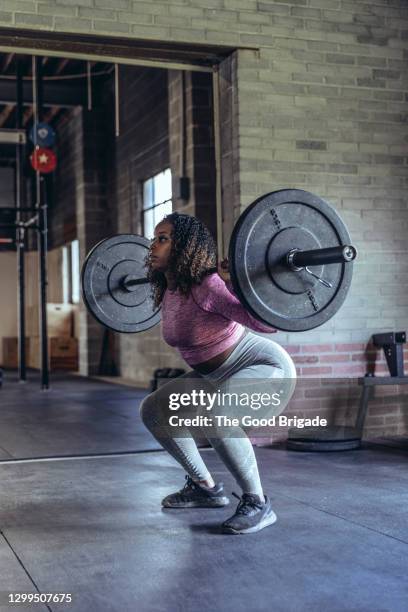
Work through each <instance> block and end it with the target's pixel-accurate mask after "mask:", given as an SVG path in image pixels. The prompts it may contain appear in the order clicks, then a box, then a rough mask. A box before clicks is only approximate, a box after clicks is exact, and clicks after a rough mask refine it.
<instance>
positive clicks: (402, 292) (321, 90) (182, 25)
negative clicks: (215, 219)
mask: <svg viewBox="0 0 408 612" xmlns="http://www.w3.org/2000/svg"><path fill="white" fill-rule="evenodd" d="M112 4H113V8H112ZM407 18H408V14H407V10H406V2H405V1H404V0H393V1H392V2H389V1H385V0H375V1H374V2H373V3H363V2H350V1H349V0H296V1H295V0H292V1H290V0H288V1H285V2H283V1H282V2H279V1H278V2H275V1H272V0H265V1H256V0H184V1H182V0H180V1H178V2H176V1H169V2H165V1H160V0H158V1H155V2H150V3H148V2H139V1H138V0H118V1H117V2H115V3H111V2H108V1H107V0H79V1H75V0H57V2H51V1H50V2H40V1H39V2H36V1H24V2H4V3H3V5H2V12H1V13H0V23H1V25H5V26H11V27H17V28H24V27H26V28H33V27H35V28H43V29H48V30H57V31H65V32H81V33H82V32H91V33H95V34H101V35H102V36H103V35H104V34H109V35H117V36H127V37H130V38H134V39H155V40H167V41H178V42H192V43H195V42H200V41H201V42H206V43H217V44H228V45H234V46H236V47H237V49H240V50H239V51H238V52H237V54H236V58H235V59H234V62H235V66H234V68H236V76H237V80H236V81H235V80H234V83H233V85H232V86H231V87H230V88H229V89H230V91H231V89H232V94H233V96H234V105H235V106H234V109H235V110H236V116H237V117H238V119H239V122H238V125H237V126H235V131H234V138H235V139H236V149H235V155H234V156H233V159H232V160H230V161H231V167H233V168H234V184H235V187H232V181H230V185H229V186H230V189H229V191H228V193H229V194H230V195H231V197H232V200H229V201H227V202H226V206H227V207H228V210H234V211H236V213H238V210H239V209H240V208H241V207H242V208H243V207H245V206H246V205H247V204H248V203H249V202H251V201H252V200H253V199H254V197H256V196H258V195H259V194H261V193H264V192H266V191H271V190H274V189H279V188H283V187H287V186H291V187H298V188H303V189H307V190H310V191H313V192H315V193H317V194H319V195H321V196H323V197H325V198H327V199H328V200H329V201H330V202H331V203H332V204H334V205H335V206H336V208H337V209H338V210H339V212H340V214H341V215H342V216H343V218H344V219H345V221H346V222H347V224H348V225H349V227H350V230H351V233H352V237H353V241H354V242H355V244H356V245H357V247H358V248H359V252H360V255H359V260H358V263H357V264H356V275H355V281H354V283H353V287H352V290H351V292H350V295H349V297H348V299H347V302H346V304H345V305H344V306H343V308H342V309H341V311H340V312H339V313H338V314H337V315H336V317H335V318H334V319H332V320H331V321H330V322H328V323H327V324H326V325H324V326H322V327H321V328H319V329H317V330H313V331H311V332H307V333H304V334H298V335H293V334H279V336H278V339H279V341H280V342H282V343H283V344H286V345H289V346H296V347H297V346H299V347H300V349H299V353H298V354H299V355H301V354H302V353H306V355H305V356H311V357H312V358H313V359H315V362H314V364H313V365H312V364H310V363H309V362H302V363H299V367H300V368H301V370H300V372H301V374H302V375H307V372H306V368H308V367H313V368H316V369H315V370H314V371H313V374H312V375H313V376H330V375H335V374H336V372H338V373H340V374H341V375H342V376H356V375H358V374H359V373H360V372H361V373H363V372H364V371H365V370H366V367H367V366H366V363H365V362H364V361H359V359H360V357H357V356H359V355H360V356H361V354H362V353H363V351H364V349H365V347H366V344H367V342H368V341H369V339H370V337H371V335H372V333H374V332H377V331H382V330H392V329H394V330H397V329H406V328H407V321H408V317H407V311H408V292H407V289H406V286H407V276H408V275H407V273H408V264H407V263H406V262H405V259H406V251H407V242H406V235H407V229H408V228H407V222H408V212H407V200H406V187H407V159H406V153H407V132H408V127H407V122H406V103H407V88H408V86H407V59H408V36H407V32H408V24H407ZM243 47H253V48H255V50H250V49H243ZM237 161H238V163H237ZM237 166H238V167H237ZM237 182H239V190H238V189H237V188H236V185H237ZM396 264H398V267H397V266H396ZM306 346H308V347H311V348H310V349H307V352H306V350H305V349H304V347H306ZM339 346H340V347H347V348H346V349H345V352H346V354H347V355H346V357H347V359H346V362H345V365H344V366H341V365H339V363H341V362H339V361H337V360H338V359H339V357H338V355H339V354H343V353H342V349H339ZM312 347H314V348H312ZM309 350H310V352H309ZM354 356H356V357H355V358H354V359H353V357H354ZM323 358H324V359H323ZM338 368H343V369H342V370H339V369H338ZM401 405H402V404H401V403H400V404H398V410H401ZM377 416H378V421H377V422H376V428H374V426H373V427H372V428H369V429H368V430H367V433H368V434H370V433H384V432H388V433H392V432H395V431H397V428H396V427H395V425H393V424H391V423H390V422H387V421H386V419H387V418H391V417H392V418H394V417H396V418H400V421H401V419H403V418H404V417H403V416H401V413H395V414H394V413H392V411H390V410H384V411H383V412H382V413H381V414H379V415H377ZM405 425H406V423H405Z"/></svg>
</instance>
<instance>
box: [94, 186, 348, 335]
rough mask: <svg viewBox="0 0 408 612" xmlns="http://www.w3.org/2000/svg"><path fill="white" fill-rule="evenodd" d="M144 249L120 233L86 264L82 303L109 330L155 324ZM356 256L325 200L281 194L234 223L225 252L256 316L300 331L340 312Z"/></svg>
mask: <svg viewBox="0 0 408 612" xmlns="http://www.w3.org/2000/svg"><path fill="white" fill-rule="evenodd" d="M148 247H149V242H148V241H147V240H146V238H143V237H141V236H136V235H132V234H123V235H119V236H114V237H112V238H108V239H106V240H103V241H102V242H100V243H99V244H98V245H96V247H94V249H93V250H92V251H91V252H90V254H89V255H88V257H87V259H86V261H85V264H84V266H83V270H82V291H83V296H84V302H85V304H86V306H87V307H88V309H89V310H90V312H91V313H92V314H93V315H94V317H95V318H96V319H97V320H98V321H100V322H101V323H102V324H103V325H105V326H106V327H109V328H110V329H113V330H115V331H119V332H127V333H135V332H139V331H144V330H146V329H149V328H150V327H152V326H153V325H156V323H158V322H159V321H160V313H159V311H158V310H154V309H153V305H152V300H151V298H150V285H149V283H148V280H147V278H146V272H145V269H144V267H145V259H146V254H147V249H148ZM356 255H357V251H356V249H355V248H354V247H353V246H351V245H350V236H349V233H348V231H347V228H346V227H345V225H344V223H343V222H342V220H341V219H340V217H339V216H338V214H337V213H336V212H335V211H334V210H333V208H332V207H331V206H330V205H329V204H327V202H325V201H324V200H322V199H321V198H319V197H317V196H315V195H313V194H311V193H308V192H306V191H302V190H300V189H285V190H281V191H276V192H273V193H270V194H267V195H265V196H262V197H261V198H259V199H258V200H256V202H254V203H253V204H252V205H251V206H250V207H249V208H248V209H246V210H245V211H244V213H243V214H242V215H241V217H240V218H239V219H238V222H237V224H236V226H235V228H234V230H233V234H232V238H231V243H230V249H229V259H230V268H231V270H230V272H231V280H232V283H233V286H234V290H235V292H236V294H237V296H238V297H239V299H240V301H241V303H242V304H243V305H244V307H245V308H246V309H247V310H248V311H249V312H251V314H253V315H254V316H255V317H256V318H257V319H259V320H260V321H262V322H263V323H266V324H268V325H271V326H272V327H275V328H277V329H280V330H283V331H305V330H308V329H312V328H314V327H317V326H318V325H322V324H323V323H325V322H326V321H328V319H330V318H331V317H332V316H333V315H334V314H335V313H336V312H337V311H338V309H339V308H340V306H341V304H342V303H343V302H344V300H345V298H346V295H347V292H348V290H349V288H350V284H351V278H352V262H353V260H354V259H355V258H356ZM311 267H313V271H312V270H311V269H310V268H311Z"/></svg>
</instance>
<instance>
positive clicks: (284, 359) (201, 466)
mask: <svg viewBox="0 0 408 612" xmlns="http://www.w3.org/2000/svg"><path fill="white" fill-rule="evenodd" d="M271 378H280V379H284V380H282V381H281V382H285V394H284V398H283V401H282V402H281V404H280V405H279V407H278V408H276V409H275V411H274V412H273V414H274V415H277V414H280V413H281V412H282V411H283V410H284V409H285V407H286V405H287V403H288V401H289V400H290V397H291V396H292V394H293V391H294V388H295V384H296V369H295V366H294V364H293V361H292V359H291V358H290V356H289V355H288V353H287V352H286V351H285V350H284V349H283V348H282V347H281V346H279V344H277V343H276V342H273V341H272V340H270V339H269V338H264V337H262V336H257V335H256V334H254V333H252V332H247V333H246V334H245V335H244V336H243V338H241V340H240V341H239V343H238V345H237V346H236V347H235V349H234V350H233V351H232V353H231V354H230V355H229V356H228V358H227V359H226V361H224V363H222V364H221V365H220V366H219V367H218V368H217V369H216V370H214V371H213V372H211V373H209V374H200V373H199V372H197V371H195V370H191V371H189V372H187V373H186V374H184V375H183V376H181V377H180V378H176V379H173V380H171V381H170V382H168V383H166V384H165V385H163V386H162V387H160V388H159V389H158V390H157V391H155V392H154V393H151V394H150V395H148V396H147V397H146V398H145V399H144V400H143V401H142V404H141V406H140V414H141V417H142V420H143V423H144V424H145V426H146V427H147V428H148V429H149V431H150V432H151V433H152V434H153V436H154V437H155V438H156V439H157V440H158V442H159V443H160V444H161V445H162V447H163V448H165V449H166V450H167V451H168V452H169V453H170V455H172V457H174V459H176V461H178V462H179V463H180V464H181V465H182V467H183V468H184V469H185V470H186V472H187V473H188V474H189V475H190V476H191V478H192V479H193V480H194V481H196V482H197V481H203V480H207V479H208V478H209V477H210V472H209V471H208V469H207V466H206V465H205V463H204V461H203V459H202V457H201V455H200V453H199V451H198V448H197V445H196V443H195V441H194V438H193V437H192V434H191V432H190V431H189V429H188V428H183V429H180V428H177V437H173V436H174V434H173V436H172V435H171V434H166V433H164V434H163V427H160V424H162V423H163V421H162V420H161V408H163V405H164V404H167V406H166V408H167V407H168V401H166V400H168V398H169V396H170V394H171V393H175V392H179V391H180V385H182V384H183V382H185V383H186V382H187V381H186V379H196V381H198V380H200V381H202V382H203V383H210V384H211V385H212V386H213V388H216V389H217V390H220V391H221V392H228V391H231V390H232V389H233V388H234V385H239V384H240V379H241V385H244V388H247V387H248V384H247V383H248V381H249V382H254V385H255V387H256V384H257V383H256V380H255V379H260V380H259V384H262V383H265V381H267V380H268V379H271ZM182 379H184V381H183V380H182ZM242 379H244V380H242ZM282 386H283V385H282ZM258 389H259V385H258ZM211 432H212V433H211V434H209V435H208V434H205V435H206V437H207V439H208V441H209V443H210V444H211V446H212V447H213V448H214V450H215V451H216V453H217V454H218V455H219V457H220V458H221V460H222V461H223V463H224V464H225V466H226V467H227V468H228V470H229V471H230V472H231V474H232V476H233V477H234V478H235V480H236V482H237V483H238V485H239V486H240V487H241V489H242V491H243V493H255V494H257V495H262V486H261V481H260V477H259V472H258V466H257V462H256V458H255V453H254V451H253V448H252V444H251V442H250V440H249V438H248V436H247V435H246V433H245V432H244V431H243V430H242V429H241V428H235V429H234V430H229V432H227V433H225V435H224V434H223V432H220V431H218V432H217V431H216V430H214V428H211Z"/></svg>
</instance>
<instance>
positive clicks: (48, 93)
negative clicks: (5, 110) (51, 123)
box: [0, 76, 86, 108]
mask: <svg viewBox="0 0 408 612" xmlns="http://www.w3.org/2000/svg"><path fill="white" fill-rule="evenodd" d="M42 98H43V105H44V106H61V107H63V108H72V107H73V106H84V105H85V104H86V85H85V79H84V81H83V83H80V84H78V82H76V83H75V84H74V83H73V82H70V81H64V82H63V83H58V82H55V81H52V82H47V81H43V96H42ZM23 100H24V106H28V105H30V104H32V103H33V91H32V83H31V81H24V83H23ZM16 102H17V93H16V83H15V81H14V80H12V79H2V78H1V76H0V104H16Z"/></svg>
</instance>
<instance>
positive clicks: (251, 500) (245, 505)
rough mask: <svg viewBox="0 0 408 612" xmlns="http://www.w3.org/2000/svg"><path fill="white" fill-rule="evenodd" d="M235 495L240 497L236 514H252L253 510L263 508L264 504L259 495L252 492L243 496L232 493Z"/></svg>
mask: <svg viewBox="0 0 408 612" xmlns="http://www.w3.org/2000/svg"><path fill="white" fill-rule="evenodd" d="M232 494H233V496H234V497H236V498H237V499H239V504H238V506H237V509H236V512H235V514H245V515H247V514H250V513H251V511H252V510H261V508H262V506H263V504H262V502H260V501H258V496H256V497H255V496H254V495H251V494H250V493H244V494H243V495H242V497H240V496H239V495H237V494H236V493H234V492H233V493H232Z"/></svg>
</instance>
